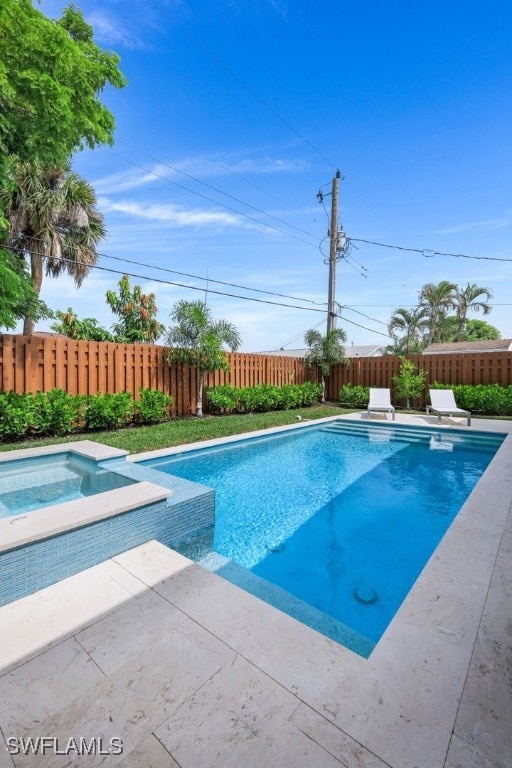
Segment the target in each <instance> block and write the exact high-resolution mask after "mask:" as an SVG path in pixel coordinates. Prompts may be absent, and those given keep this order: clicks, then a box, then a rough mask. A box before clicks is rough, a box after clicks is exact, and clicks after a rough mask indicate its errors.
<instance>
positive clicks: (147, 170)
mask: <svg viewBox="0 0 512 768" xmlns="http://www.w3.org/2000/svg"><path fill="white" fill-rule="evenodd" d="M109 152H110V154H112V155H114V156H115V157H118V158H119V159H120V160H122V161H123V162H125V163H128V165H132V166H133V167H134V168H138V169H139V170H141V171H144V172H145V173H149V174H150V175H151V176H155V177H156V178H157V179H162V181H167V182H168V183H169V184H174V185H175V186H176V187H179V188H180V189H183V190H185V192H190V193H191V194H192V195H197V196H198V197H201V198H202V199H203V200H208V202H209V203H213V204H214V205H219V206H221V208H225V209H226V210H227V211H231V213H236V214H237V216H243V217H244V218H245V219H249V221H252V222H254V223H256V224H259V225H260V226H262V227H266V228H267V229H272V230H274V231H275V232H279V233H280V234H282V235H287V236H288V237H293V238H294V240H299V242H301V243H306V245H309V246H312V245H314V243H310V242H308V241H307V240H304V238H302V237H298V236H297V235H293V234H292V233H291V232H286V231H285V230H283V229H279V228H278V227H273V226H272V225H271V224H267V223H266V222H264V221H260V220H259V219H255V218H254V216H249V214H248V213H244V212H243V211H238V210H236V208H231V206H229V205H225V204H224V203H221V202H219V201H218V200H214V198H212V197H208V196H207V195H203V194H202V192H198V191H197V190H195V189H190V188H189V187H184V186H183V184H179V182H177V181H174V180H173V179H170V178H169V177H168V176H162V174H160V173H157V172H156V171H151V170H149V168H144V166H143V165H139V164H138V163H134V162H133V161H132V160H127V159H126V157H123V156H122V155H118V154H117V153H116V152H112V151H111V150H109ZM222 194H224V193H222ZM242 204H243V205H246V203H242ZM265 215H266V216H270V214H265ZM287 226H289V225H288V224H287ZM311 237H314V235H311Z"/></svg>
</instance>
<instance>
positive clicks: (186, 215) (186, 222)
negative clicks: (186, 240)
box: [98, 198, 248, 228]
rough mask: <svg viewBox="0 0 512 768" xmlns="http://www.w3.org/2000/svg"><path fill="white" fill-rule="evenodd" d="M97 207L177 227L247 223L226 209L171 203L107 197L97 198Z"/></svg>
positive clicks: (241, 224) (245, 225) (230, 225)
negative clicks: (142, 201)
mask: <svg viewBox="0 0 512 768" xmlns="http://www.w3.org/2000/svg"><path fill="white" fill-rule="evenodd" d="M98 205H99V207H100V208H101V209H102V210H103V211H105V212H107V213H109V212H113V213H123V214H126V215H128V216H134V217H135V218H140V219H149V220H153V221H161V222H165V223H167V224H169V225H171V226H177V227H205V226H212V225H213V226H218V227H244V228H247V226H248V225H247V224H246V223H245V222H244V221H243V220H242V219H241V218H240V217H238V216H235V215H234V214H232V213H229V212H228V211H226V212H224V211H212V210H201V209H199V208H188V209H187V208H183V207H181V206H178V205H174V204H173V203H139V202H135V201H129V200H124V201H118V202H114V201H112V200H109V199H108V198H101V199H99V200H98Z"/></svg>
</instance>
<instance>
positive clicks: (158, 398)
mask: <svg viewBox="0 0 512 768" xmlns="http://www.w3.org/2000/svg"><path fill="white" fill-rule="evenodd" d="M139 395H140V399H139V400H137V401H136V402H135V417H136V419H137V421H138V422H140V423H141V424H158V423H160V422H161V421H165V420H166V419H168V418H169V408H170V407H171V405H172V404H173V402H174V400H173V399H172V397H171V396H170V395H166V394H165V392H160V390H159V389H144V388H143V387H140V388H139Z"/></svg>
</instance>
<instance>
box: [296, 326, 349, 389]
mask: <svg viewBox="0 0 512 768" xmlns="http://www.w3.org/2000/svg"><path fill="white" fill-rule="evenodd" d="M346 340H347V334H346V333H345V331H344V330H342V329H341V328H333V329H332V330H331V331H327V333H326V334H325V336H322V334H321V333H320V331H316V330H315V329H314V328H312V329H311V330H309V331H308V332H307V333H306V335H305V336H304V341H305V342H306V344H307V346H308V347H309V352H308V353H307V355H306V363H307V364H308V366H310V367H311V368H312V367H316V368H317V369H318V370H319V371H320V376H321V382H322V395H321V398H320V399H321V402H322V403H325V379H326V377H327V376H328V375H329V373H330V371H331V368H332V366H333V365H337V364H338V363H346V362H347V358H346V355H345V347H344V346H343V344H344V343H345V342H346Z"/></svg>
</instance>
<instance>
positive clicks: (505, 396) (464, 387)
mask: <svg viewBox="0 0 512 768" xmlns="http://www.w3.org/2000/svg"><path fill="white" fill-rule="evenodd" d="M430 388H431V389H452V390H453V394H454V397H455V402H456V403H457V405H458V406H459V408H463V409H464V410H466V411H471V413H478V414H481V415H482V416H512V386H509V387H503V386H501V384H475V385H472V384H455V385H452V384H441V383H440V382H438V381H435V382H434V383H433V384H431V385H430Z"/></svg>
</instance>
